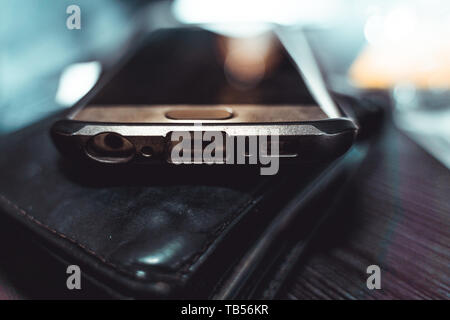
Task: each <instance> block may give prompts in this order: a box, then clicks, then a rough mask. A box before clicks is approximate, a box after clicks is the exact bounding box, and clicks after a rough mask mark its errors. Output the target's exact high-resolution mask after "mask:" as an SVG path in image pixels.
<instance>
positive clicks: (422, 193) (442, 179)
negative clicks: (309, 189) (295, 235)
mask: <svg viewBox="0 0 450 320" xmlns="http://www.w3.org/2000/svg"><path fill="white" fill-rule="evenodd" d="M449 195H450V172H449V170H448V169H447V168H446V167H445V166H443V165H442V164H441V163H440V162H438V161H437V160H435V159H434V158H433V157H431V156H430V155H429V154H427V153H426V152H425V151H424V150H423V149H421V148H420V147H419V146H418V145H417V144H416V143H414V142H413V141H412V140H410V139H409V138H408V137H407V136H405V135H404V134H403V133H401V132H400V131H399V130H398V129H396V128H394V127H393V125H392V124H391V123H390V121H389V120H388V123H387V125H386V127H385V129H384V131H383V133H382V135H381V138H380V140H379V141H378V142H377V143H376V145H375V146H374V147H373V148H372V150H371V152H370V154H369V156H368V160H367V161H366V162H365V163H364V164H363V165H362V167H361V168H360V170H359V171H358V173H357V174H356V176H355V177H354V181H353V183H352V186H351V187H350V188H349V189H348V191H347V192H346V195H345V197H343V198H342V201H341V204H340V205H339V207H338V208H336V212H335V213H334V216H333V217H332V219H331V220H330V221H329V222H328V223H327V225H326V226H324V228H323V229H322V230H321V232H320V233H319V234H318V235H317V236H316V240H315V243H314V245H313V247H312V248H311V249H310V254H309V255H308V257H306V258H305V259H304V260H302V261H299V263H298V266H297V268H296V270H295V271H294V272H293V274H292V276H291V279H290V280H289V281H287V285H286V286H285V289H284V290H283V293H282V294H281V296H280V298H283V299H448V298H449V293H450V268H449V263H450V257H449V244H450V236H449V232H450V228H449V227H450V203H449ZM373 264H375V265H378V266H379V267H380V269H381V289H380V290H369V289H367V286H366V280H367V278H368V277H369V274H367V273H366V268H367V267H368V266H369V265H373Z"/></svg>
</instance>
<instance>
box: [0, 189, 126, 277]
mask: <svg viewBox="0 0 450 320" xmlns="http://www.w3.org/2000/svg"><path fill="white" fill-rule="evenodd" d="M0 198H2V199H3V201H5V202H6V203H7V204H8V205H9V206H10V207H12V208H13V209H15V211H16V212H17V213H18V214H20V215H22V216H24V217H25V218H27V219H29V220H30V221H32V222H34V223H36V224H37V225H38V226H40V227H42V228H44V229H45V230H47V231H50V232H51V233H53V234H56V235H58V236H59V237H61V238H63V239H66V240H68V241H70V242H71V243H73V244H75V245H77V246H79V247H80V248H81V249H83V250H84V251H86V252H87V253H89V254H91V255H92V256H94V257H96V258H97V259H99V260H100V261H101V262H103V263H104V264H106V265H108V266H110V267H112V268H113V269H115V270H118V271H121V272H124V273H126V274H128V275H131V276H133V277H134V273H131V272H130V271H129V270H126V269H124V268H121V267H119V266H118V265H116V264H114V263H112V262H110V261H108V260H107V259H106V258H105V257H103V256H102V255H100V254H98V253H96V252H95V251H94V250H92V249H90V248H89V247H87V246H86V245H84V244H82V243H80V242H78V241H77V240H75V239H72V238H70V237H68V236H66V235H65V234H63V233H61V232H58V231H56V230H55V229H53V228H51V227H50V226H48V225H46V224H45V223H42V222H41V221H39V220H38V219H36V218H35V217H33V216H32V215H30V214H28V213H27V212H26V211H25V210H24V209H22V208H20V207H19V206H18V205H16V204H15V203H13V202H12V201H11V200H9V199H8V198H6V197H5V196H4V195H2V194H0Z"/></svg>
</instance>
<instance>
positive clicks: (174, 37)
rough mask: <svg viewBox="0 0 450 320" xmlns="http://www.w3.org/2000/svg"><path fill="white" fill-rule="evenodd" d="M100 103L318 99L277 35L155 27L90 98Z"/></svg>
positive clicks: (303, 101)
mask: <svg viewBox="0 0 450 320" xmlns="http://www.w3.org/2000/svg"><path fill="white" fill-rule="evenodd" d="M91 103H92V104H97V105H98V104H101V105H130V104H131V105H146V104H147V105H148V104H196V105H204V104H214V105H216V104H236V103H237V104H270V105H277V104H280V105H287V104H289V105H292V104H299V105H310V106H316V107H317V103H316V102H315V101H314V99H313V98H312V96H311V94H310V93H309V91H308V89H307V88H306V86H305V84H304V82H303V79H302V77H301V76H300V74H299V73H298V71H297V70H296V68H295V66H294V65H293V63H292V62H291V60H290V58H289V56H288V54H287V53H286V52H285V50H284V49H283V47H282V46H281V45H280V43H279V41H278V40H277V39H276V37H275V36H273V35H264V36H260V37H257V38H254V39H253V38H252V39H232V38H226V37H223V36H219V35H216V34H214V33H211V32H209V31H204V30H201V29H170V30H162V31H158V32H155V33H154V34H152V35H150V36H149V37H148V40H147V41H146V42H145V44H144V45H143V46H142V48H140V49H139V50H137V52H136V53H135V54H134V55H133V56H132V57H131V58H130V59H129V60H128V61H127V62H126V63H125V64H124V65H123V66H122V67H121V68H120V70H119V71H118V72H117V73H116V74H115V76H114V77H113V79H111V80H110V82H109V83H107V84H106V85H105V86H104V87H103V89H102V90H101V91H100V92H99V93H98V94H97V95H96V97H95V98H94V99H93V101H91Z"/></svg>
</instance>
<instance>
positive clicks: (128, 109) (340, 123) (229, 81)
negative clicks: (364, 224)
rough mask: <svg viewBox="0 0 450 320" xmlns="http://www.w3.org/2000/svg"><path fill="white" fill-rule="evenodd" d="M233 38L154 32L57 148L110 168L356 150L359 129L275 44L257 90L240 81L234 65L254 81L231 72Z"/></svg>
mask: <svg viewBox="0 0 450 320" xmlns="http://www.w3.org/2000/svg"><path fill="white" fill-rule="evenodd" d="M266 40H267V39H266ZM266 40H265V41H266ZM228 41H229V40H228V39H226V38H224V37H222V36H217V35H215V34H213V33H211V32H207V31H204V30H198V29H193V30H189V29H188V30H186V29H179V30H162V31H160V32H155V33H154V34H152V36H151V37H149V39H147V40H146V41H145V42H144V44H143V45H141V46H140V48H139V49H138V50H134V51H133V53H132V54H130V56H129V57H127V58H126V61H125V62H124V63H121V64H120V66H119V67H117V68H116V70H113V71H111V74H113V76H109V80H108V81H107V82H106V83H103V84H102V85H100V86H99V87H97V88H95V90H93V92H92V93H91V94H89V95H88V96H87V98H86V99H84V100H82V102H81V103H80V104H78V105H76V106H74V107H73V108H72V109H71V110H70V111H69V112H68V113H67V115H66V117H65V118H64V119H62V120H59V121H57V122H56V123H55V124H54V125H53V127H52V129H51V135H52V138H53V141H54V143H55V145H56V147H57V148H58V150H60V152H61V153H62V154H63V155H65V156H66V157H69V158H71V159H74V160H88V161H94V162H97V163H102V164H125V163H127V164H130V163H144V164H147V163H148V164H155V163H156V164H161V163H172V164H179V163H188V164H189V163H242V162H243V161H244V162H245V163H247V164H257V163H262V162H263V160H262V158H263V157H266V158H267V157H269V158H274V157H275V158H277V159H279V160H280V161H283V162H304V161H307V162H311V161H328V160H331V159H334V158H336V157H338V156H340V155H342V154H343V153H344V152H345V151H346V150H347V149H348V148H349V147H350V146H351V145H352V143H353V140H354V137H355V135H356V132H357V127H356V125H355V124H354V122H353V121H352V120H351V119H349V118H347V117H345V116H342V117H330V116H328V115H327V114H326V113H325V112H324V111H323V109H322V108H321V106H320V105H319V104H318V103H317V102H316V101H315V99H314V98H313V97H312V96H311V94H310V93H309V92H308V89H307V88H306V86H305V83H304V81H303V79H302V76H301V75H300V74H299V73H298V70H297V69H296V67H295V65H293V62H292V60H291V59H290V58H289V55H288V54H287V53H286V52H285V50H284V49H283V47H282V46H281V45H280V43H279V42H278V41H277V40H276V38H275V37H273V36H271V38H270V40H267V41H269V43H270V48H271V49H270V50H266V55H265V57H264V59H266V60H264V59H261V57H257V59H259V60H258V63H259V64H264V68H263V72H262V73H261V72H260V74H258V75H257V76H258V77H257V80H256V81H253V82H252V83H251V84H250V85H249V83H248V82H246V83H244V85H242V81H241V80H242V77H241V78H239V74H238V76H237V77H236V78H237V79H236V78H233V77H235V75H233V74H231V72H232V71H233V68H234V70H238V73H239V72H241V71H242V70H244V78H245V77H246V76H247V78H248V75H246V74H245V72H247V71H248V70H247V69H248V67H249V66H250V69H251V66H252V64H251V63H250V64H247V65H245V64H244V65H243V66H242V68H241V69H240V68H239V67H240V66H241V65H239V63H240V62H239V61H238V63H237V67H236V66H234V67H233V66H232V67H230V66H229V65H227V63H228V62H229V59H231V58H230V52H229V51H230V48H228V49H224V43H225V44H226V43H228ZM258 41H260V39H259V40H258ZM228 45H229V43H228ZM234 46H235V44H234ZM266 48H267V45H266ZM224 50H225V51H224ZM227 50H228V51H227ZM224 52H225V53H224ZM234 59H235V58H234ZM245 59H247V60H248V57H246V58H245ZM245 59H244V60H245ZM238 60H239V59H238ZM269 60H270V61H269ZM256 65H257V64H256ZM253 66H255V64H253ZM227 68H228V69H227ZM236 68H237V69H236ZM245 68H247V69H245ZM230 70H231V71H230ZM246 70H247V71H246ZM251 72H253V71H252V70H250V74H251ZM253 73H254V72H253ZM241 76H242V75H241ZM244 80H248V79H246V78H245V79H244ZM253 80H254V79H253ZM244 82H245V81H244ZM263 136H264V139H261V137H263ZM183 139H184V140H189V139H190V140H189V143H186V141H182V140H183ZM258 139H259V141H258ZM262 140H264V141H262ZM219 141H220V143H218V142H219ZM230 141H233V142H234V143H231V142H230ZM213 142H214V143H215V144H214V148H211V144H212V143H213ZM180 146H182V148H180ZM262 149H264V150H263V152H262ZM206 150H208V157H206V156H205V152H206ZM174 151H177V152H174ZM174 154H175V155H176V156H174ZM198 155H200V156H199V157H198ZM258 155H259V156H261V159H260V158H258ZM236 159H237V160H236ZM260 160H261V161H260ZM266 160H267V159H266ZM239 161H240V162H239Z"/></svg>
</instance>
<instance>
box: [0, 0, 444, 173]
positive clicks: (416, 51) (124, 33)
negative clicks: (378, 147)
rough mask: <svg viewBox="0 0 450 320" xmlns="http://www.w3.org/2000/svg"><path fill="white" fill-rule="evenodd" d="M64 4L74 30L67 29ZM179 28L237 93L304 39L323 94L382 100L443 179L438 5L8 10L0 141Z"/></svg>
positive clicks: (101, 5) (398, 1) (408, 0)
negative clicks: (282, 39) (76, 24)
mask: <svg viewBox="0 0 450 320" xmlns="http://www.w3.org/2000/svg"><path fill="white" fill-rule="evenodd" d="M70 5H77V6H79V7H80V9H81V29H79V30H77V29H74V30H69V29H68V28H67V27H66V21H67V18H68V17H69V16H70V14H68V13H67V12H66V9H67V7H68V6H70ZM177 23H179V24H188V25H189V24H194V25H197V26H201V27H202V28H205V29H207V30H210V31H212V32H214V33H215V34H216V35H217V39H216V42H215V43H216V48H217V50H216V52H217V61H218V62H219V64H220V66H221V67H222V68H223V73H224V75H225V77H226V79H227V81H228V82H229V84H230V86H231V87H232V88H234V89H233V90H237V91H242V92H245V91H248V90H251V89H252V88H254V87H255V86H257V85H258V83H259V82H260V81H262V79H263V78H264V76H266V75H267V74H269V73H270V72H271V70H272V69H273V68H275V67H276V66H277V64H278V63H279V61H280V59H279V48H278V47H277V46H279V44H278V42H277V41H276V39H274V36H273V34H272V33H271V32H270V31H271V30H273V29H274V28H275V29H276V28H288V29H293V30H301V31H302V34H303V33H304V34H305V35H306V38H307V39H308V41H309V43H310V45H311V48H312V51H313V54H314V57H315V58H316V59H317V61H318V64H319V66H320V69H321V71H322V72H323V75H324V78H325V81H326V85H327V86H328V88H330V89H331V90H333V91H336V92H340V93H346V94H353V95H358V94H360V93H361V92H382V93H383V94H388V95H389V97H391V99H392V102H393V103H392V105H393V109H392V114H393V119H394V121H395V123H396V125H397V126H398V127H399V128H401V129H402V130H403V131H404V132H405V133H407V134H408V135H409V136H410V137H411V138H412V139H414V140H415V141H416V142H417V143H418V144H420V145H421V146H422V147H423V148H424V149H425V150H427V151H428V152H429V153H430V154H432V155H433V156H434V157H436V158H437V159H438V160H439V161H441V162H442V163H443V164H445V165H446V166H447V167H448V168H450V108H449V105H450V91H449V85H450V2H448V1H435V0H427V1H424V0H389V1H388V0H358V1H356V0H315V1H302V0H297V1H294V0H277V1H269V0H259V1H256V0H247V1H237V0H227V1H226V0H178V1H173V2H157V1H144V0H128V1H119V0H96V1H88V0H71V1H66V0H49V1H45V2H43V1H40V0H3V1H2V2H1V3H0V134H3V135H4V134H8V133H12V132H14V131H15V130H19V129H21V128H23V127H25V126H27V125H29V124H30V123H32V122H34V121H37V120H39V119H42V118H44V117H46V116H48V115H49V114H51V113H54V112H57V111H59V110H62V109H65V108H68V107H70V106H71V105H73V104H74V103H75V102H77V101H78V100H79V99H80V98H81V97H82V96H83V95H84V94H86V92H88V91H89V90H90V89H91V88H92V87H93V86H94V85H95V83H96V82H97V81H98V79H99V77H100V76H101V74H102V72H103V71H104V70H107V69H108V66H111V65H114V63H116V62H117V59H118V58H119V57H120V54H119V53H120V52H123V51H126V50H127V49H131V47H132V45H133V41H130V39H133V36H135V35H136V33H137V32H139V30H141V31H142V30H144V31H147V32H150V31H151V30H154V29H155V28H159V27H164V28H166V27H171V26H174V25H176V24H177ZM292 41H294V42H295V37H294V38H293V39H292ZM287 85H289V84H287Z"/></svg>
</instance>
